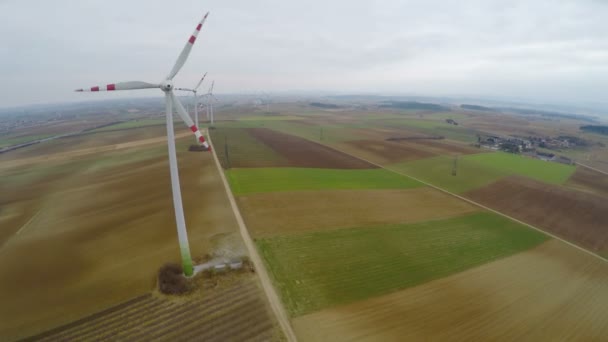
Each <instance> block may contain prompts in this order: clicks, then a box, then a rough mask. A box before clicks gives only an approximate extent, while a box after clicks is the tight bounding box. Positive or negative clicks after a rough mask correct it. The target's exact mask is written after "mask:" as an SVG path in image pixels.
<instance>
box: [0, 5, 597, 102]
mask: <svg viewBox="0 0 608 342" xmlns="http://www.w3.org/2000/svg"><path fill="white" fill-rule="evenodd" d="M203 6H206V7H205V8H203ZM206 10H211V12H212V13H211V16H210V17H209V20H208V22H207V24H206V27H205V30H204V32H203V33H202V34H201V37H200V38H199V40H198V41H197V44H196V46H195V47H194V49H193V52H192V55H191V56H190V59H189V61H188V63H187V64H186V66H185V67H184V69H183V70H182V72H181V73H180V75H179V76H178V78H177V79H176V82H177V83H178V84H179V85H184V86H188V85H190V84H194V83H195V82H196V81H197V80H198V79H199V77H200V75H201V74H202V73H203V72H205V71H208V72H209V77H210V79H215V80H216V81H217V82H216V83H217V91H218V93H222V92H240V91H257V90H266V91H287V90H324V91H340V92H344V91H368V92H390V93H399V92H403V93H408V92H409V93H416V94H425V95H449V94H461V95H469V96H471V95H473V96H484V95H492V96H495V95H496V94H499V95H503V96H505V97H525V98H529V99H531V100H539V101H547V100H568V101H571V102H572V101H574V102H576V101H603V97H605V95H603V94H602V92H601V91H598V89H601V88H604V89H605V87H606V86H607V85H608V84H607V83H608V82H607V81H606V80H608V59H607V58H606V57H608V38H606V35H605V32H607V31H608V30H607V29H608V23H607V22H606V21H605V18H606V17H608V5H607V4H606V2H603V1H585V0H582V1H549V0H538V1H522V0H515V1H481V0H477V1H453V2H452V1H450V2H447V1H439V0H432V1H398V0H394V1H374V2H372V1H345V0H338V1H316V0H311V1H307V2H298V3H291V2H285V1H278V0H262V1H247V0H240V1H219V0H213V1H208V2H206V3H203V4H201V3H200V2H199V1H178V2H173V3H170V2H166V1H144V0H137V1H128V2H125V1H113V0H105V1H101V0H92V1H78V2H73V1H67V0H55V1H52V2H48V1H42V0H38V1H16V0H12V1H11V0H9V1H0V12H2V13H3V14H8V15H5V18H3V20H2V21H1V22H0V41H1V42H2V44H3V50H4V51H6V53H5V52H3V53H2V54H0V74H1V75H3V80H4V82H5V86H4V87H3V92H2V93H1V95H0V106H10V105H19V104H27V103H41V102H60V101H74V100H78V99H89V98H108V97H109V98H115V97H118V96H136V95H137V96H139V95H140V94H135V93H127V94H87V95H83V94H74V93H72V90H73V89H75V88H80V87H85V86H90V85H95V84H98V83H99V84H103V83H111V82H117V81H122V80H143V81H152V82H154V81H160V79H161V78H162V77H163V76H165V75H166V73H167V72H168V70H169V69H170V68H171V66H172V64H173V63H174V61H175V58H176V57H177V55H178V54H179V51H180V50H181V48H182V47H183V44H184V43H185V40H186V38H187V37H188V35H189V34H190V33H191V31H192V29H193V27H194V26H195V24H196V22H197V20H198V19H199V17H200V16H201V15H202V13H203V12H204V11H206ZM141 95H150V96H160V93H159V92H154V91H145V92H142V94H141Z"/></svg>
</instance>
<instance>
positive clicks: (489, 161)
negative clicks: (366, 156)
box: [390, 152, 576, 193]
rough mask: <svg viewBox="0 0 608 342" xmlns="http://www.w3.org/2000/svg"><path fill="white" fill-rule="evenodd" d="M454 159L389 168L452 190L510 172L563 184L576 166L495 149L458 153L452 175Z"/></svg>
mask: <svg viewBox="0 0 608 342" xmlns="http://www.w3.org/2000/svg"><path fill="white" fill-rule="evenodd" d="M454 159H455V157H448V156H438V157H433V158H428V159H422V160H416V161H412V162H405V163H398V164H394V165H390V168H392V169H395V170H398V171H401V172H403V173H405V174H408V175H411V176H413V177H415V178H419V179H421V180H423V181H425V182H428V183H430V184H433V185H435V186H438V187H440V188H443V189H446V190H448V191H451V192H454V193H463V192H466V191H469V190H473V189H477V188H480V187H482V186H485V185H488V184H490V183H492V182H494V181H496V180H499V179H501V178H504V177H507V176H510V175H521V176H525V177H530V178H532V179H537V180H540V181H542V182H546V183H549V184H562V183H564V182H566V181H567V180H568V178H569V177H570V175H572V174H573V173H574V171H575V170H576V167H575V166H571V165H563V164H557V163H550V162H544V161H541V160H538V159H532V158H527V157H523V156H517V155H513V154H508V153H501V152H494V153H479V154H469V155H463V156H459V157H458V161H457V167H456V175H455V176H454V175H452V170H453V168H454Z"/></svg>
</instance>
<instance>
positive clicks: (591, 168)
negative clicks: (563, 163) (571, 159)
mask: <svg viewBox="0 0 608 342" xmlns="http://www.w3.org/2000/svg"><path fill="white" fill-rule="evenodd" d="M575 164H576V165H580V166H582V167H586V168H588V169H589V170H593V171H595V172H599V173H602V174H605V175H607V176H608V172H604V171H602V170H598V169H596V168H594V167H591V166H589V165H585V164H582V163H579V162H576V163H575Z"/></svg>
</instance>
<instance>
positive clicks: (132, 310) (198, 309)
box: [26, 276, 282, 341]
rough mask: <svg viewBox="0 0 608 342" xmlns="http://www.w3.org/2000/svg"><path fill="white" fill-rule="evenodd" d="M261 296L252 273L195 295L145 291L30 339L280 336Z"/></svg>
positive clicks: (270, 338) (255, 338)
mask: <svg viewBox="0 0 608 342" xmlns="http://www.w3.org/2000/svg"><path fill="white" fill-rule="evenodd" d="M262 298H263V293H262V292H261V290H260V289H259V288H258V287H257V286H256V283H255V278H254V277H253V276H248V277H246V278H245V279H241V280H238V281H236V282H234V283H232V284H229V285H227V286H225V287H223V288H220V289H206V290H205V291H204V292H203V295H201V296H196V297H191V298H178V299H175V298H171V297H165V296H161V295H158V294H145V295H141V296H138V297H135V298H133V299H131V300H129V301H126V302H124V303H121V304H120V305H118V306H114V307H111V308H108V309H106V310H104V311H101V312H98V313H95V314H94V315H91V316H88V317H85V318H83V319H79V320H77V321H74V322H71V323H69V324H67V325H63V326H60V327H57V328H54V329H52V330H49V331H46V332H43V333H41V334H38V335H36V336H32V337H30V338H28V339H26V340H32V341H60V340H61V341H67V340H89V339H95V340H115V341H116V340H120V341H139V340H146V341H150V340H155V341H176V340H180V341H186V340H204V341H226V340H233V341H243V340H247V341H280V340H281V339H282V337H281V335H280V330H278V328H277V327H276V323H274V321H273V319H272V316H271V312H270V310H269V309H268V308H267V305H266V303H265V302H264V300H263V299H262ZM235 326H238V328H235Z"/></svg>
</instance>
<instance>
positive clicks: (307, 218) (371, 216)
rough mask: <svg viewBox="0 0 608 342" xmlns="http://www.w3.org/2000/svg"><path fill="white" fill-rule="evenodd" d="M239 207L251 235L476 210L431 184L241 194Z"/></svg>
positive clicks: (417, 219) (412, 219) (401, 220)
mask: <svg viewBox="0 0 608 342" xmlns="http://www.w3.org/2000/svg"><path fill="white" fill-rule="evenodd" d="M237 200H238V203H239V207H240V209H241V212H242V213H243V217H244V218H245V221H246V222H247V226H248V228H249V230H250V231H251V234H252V236H253V237H254V238H255V237H259V236H272V235H275V234H289V233H297V232H306V231H312V230H323V229H335V228H347V227H360V226H369V225H384V224H395V223H405V222H420V221H426V220H435V219H442V218H448V217H453V216H458V215H463V214H467V213H471V212H474V211H477V210H478V209H477V208H475V207H473V206H472V205H470V204H468V203H466V202H463V201H460V200H457V199H454V198H453V197H451V196H448V195H445V194H443V193H441V192H439V191H436V190H433V189H429V188H426V187H425V188H415V189H405V190H324V191H293V192H290V191H284V192H270V193H259V194H250V195H242V196H239V197H237Z"/></svg>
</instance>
